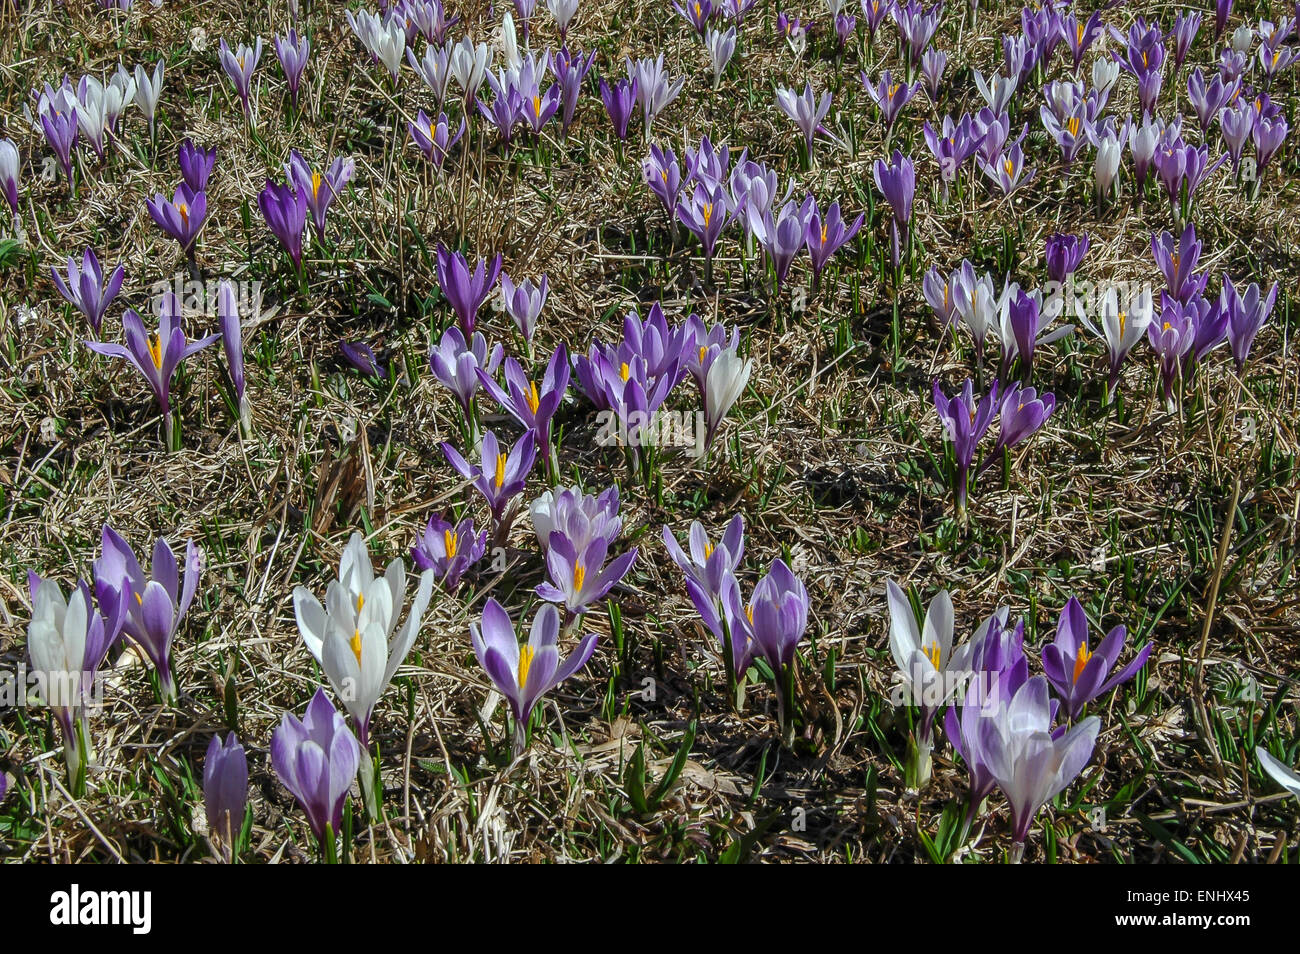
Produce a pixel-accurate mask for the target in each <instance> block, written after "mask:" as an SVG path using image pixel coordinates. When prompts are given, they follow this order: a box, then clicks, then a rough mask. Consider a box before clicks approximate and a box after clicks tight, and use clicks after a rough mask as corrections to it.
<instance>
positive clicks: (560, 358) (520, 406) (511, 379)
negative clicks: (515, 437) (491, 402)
mask: <svg viewBox="0 0 1300 954" xmlns="http://www.w3.org/2000/svg"><path fill="white" fill-rule="evenodd" d="M569 373H570V372H569V352H568V349H567V348H565V347H564V345H563V344H561V345H560V346H559V347H558V348H556V349H555V352H554V353H553V354H552V355H551V360H550V361H549V362H548V363H547V365H546V373H545V375H543V377H542V386H541V388H540V389H539V388H538V386H537V382H535V381H532V380H530V379H529V378H528V376H527V375H526V374H525V373H524V370H523V368H522V367H521V366H520V364H519V362H518V361H516V360H515V359H514V358H507V359H506V361H505V376H506V387H504V388H503V387H501V385H499V384H497V382H496V380H495V379H494V378H493V377H492V375H491V374H490V373H488V372H487V371H484V370H480V371H479V372H478V377H479V381H480V382H481V383H482V385H483V390H485V391H487V392H488V394H490V395H492V397H493V398H494V399H495V400H496V402H497V403H498V404H500V405H501V406H502V407H503V408H504V409H505V410H506V411H508V412H510V414H511V415H512V416H513V417H514V418H515V420H517V421H518V422H519V423H520V424H522V425H523V426H524V427H525V428H526V429H527V430H529V431H530V432H532V434H533V436H534V437H535V438H536V442H537V451H538V453H540V454H543V455H547V454H549V453H550V446H551V419H552V418H553V417H554V416H555V412H556V411H557V410H558V409H559V407H560V402H561V401H563V400H564V395H565V394H566V393H567V392H568V388H569Z"/></svg>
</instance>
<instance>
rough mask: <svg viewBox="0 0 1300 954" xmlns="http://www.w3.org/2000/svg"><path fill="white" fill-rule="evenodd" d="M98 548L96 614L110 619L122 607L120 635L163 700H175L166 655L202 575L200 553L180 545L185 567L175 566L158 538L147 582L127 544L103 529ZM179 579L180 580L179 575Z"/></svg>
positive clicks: (190, 543)
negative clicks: (135, 649) (142, 659)
mask: <svg viewBox="0 0 1300 954" xmlns="http://www.w3.org/2000/svg"><path fill="white" fill-rule="evenodd" d="M101 543H102V549H101V551H100V557H99V559H98V560H96V561H95V567H94V571H95V596H96V598H97V599H98V600H99V605H100V608H101V609H104V610H105V611H106V612H107V615H108V616H109V617H110V618H111V617H114V616H116V615H117V614H118V612H120V607H121V604H122V603H123V602H125V603H126V611H125V613H124V614H123V615H124V617H125V618H124V620H123V627H122V628H123V632H124V633H125V634H126V635H127V636H128V637H130V638H131V640H132V641H133V642H135V644H136V645H137V646H139V647H140V649H141V651H143V652H144V654H145V655H146V656H147V657H148V658H149V661H150V662H152V663H153V665H154V668H155V669H156V670H157V671H158V683H159V686H160V688H161V689H162V695H163V699H164V700H166V701H168V702H175V701H176V681H175V679H174V678H173V676H172V667H171V651H172V643H173V642H174V641H175V639H176V631H177V630H178V629H179V628H180V625H181V623H182V622H183V621H184V619H185V614H186V613H188V612H189V609H190V603H191V602H193V600H194V594H195V591H196V590H197V589H198V585H199V574H200V573H201V572H202V570H203V554H202V551H200V550H199V548H198V547H197V546H196V545H195V544H194V541H193V540H187V541H186V542H185V562H184V566H183V567H182V566H180V565H178V564H177V561H176V554H175V553H174V552H173V551H172V548H171V547H169V546H168V545H167V541H166V540H164V539H163V538H162V537H159V538H158V539H157V540H156V541H155V542H154V546H153V566H152V569H151V571H150V575H149V577H148V578H146V577H145V575H144V571H143V570H142V569H141V568H140V562H139V561H138V560H137V559H136V557H135V552H134V551H133V550H132V549H131V546H130V544H128V543H127V542H126V541H125V540H123V539H122V538H121V537H120V536H119V535H118V534H117V533H115V532H114V531H113V529H112V528H111V527H109V526H108V525H107V524H105V525H104V529H103V533H102V534H101ZM182 574H183V575H182Z"/></svg>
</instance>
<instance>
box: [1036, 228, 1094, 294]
mask: <svg viewBox="0 0 1300 954" xmlns="http://www.w3.org/2000/svg"><path fill="white" fill-rule="evenodd" d="M1089 244H1090V243H1089V239H1088V234H1087V233H1086V232H1085V233H1084V234H1083V236H1082V237H1080V236H1078V235H1064V234H1062V233H1060V232H1054V233H1053V234H1051V235H1049V236H1048V237H1047V247H1046V252H1045V254H1044V258H1046V260H1047V277H1048V278H1049V279H1051V280H1052V281H1054V282H1061V283H1064V282H1066V281H1068V280H1069V278H1070V276H1071V275H1073V274H1074V273H1075V272H1077V271H1078V270H1079V265H1080V263H1081V262H1082V261H1083V257H1084V256H1085V255H1087V254H1088V246H1089Z"/></svg>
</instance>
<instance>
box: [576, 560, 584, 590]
mask: <svg viewBox="0 0 1300 954" xmlns="http://www.w3.org/2000/svg"><path fill="white" fill-rule="evenodd" d="M586 579H587V568H586V567H585V566H583V565H582V564H581V563H575V564H573V588H574V589H575V590H578V591H581V590H582V584H583V581H584V580H586Z"/></svg>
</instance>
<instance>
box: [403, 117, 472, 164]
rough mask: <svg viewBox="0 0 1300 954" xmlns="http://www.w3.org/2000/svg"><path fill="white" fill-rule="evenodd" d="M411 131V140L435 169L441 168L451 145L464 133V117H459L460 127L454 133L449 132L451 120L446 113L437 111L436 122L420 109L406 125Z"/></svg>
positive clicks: (458, 140)
mask: <svg viewBox="0 0 1300 954" xmlns="http://www.w3.org/2000/svg"><path fill="white" fill-rule="evenodd" d="M407 128H408V129H409V131H410V133H411V141H412V142H414V143H415V145H416V146H417V147H418V148H419V150H420V151H421V152H423V153H424V155H425V158H427V159H428V160H429V161H430V162H432V163H433V167H434V168H435V169H438V170H441V169H442V166H443V163H445V162H446V161H447V154H448V153H449V152H450V151H451V147H452V146H454V145H456V143H458V142H460V139H461V137H462V136H464V135H465V119H464V117H461V121H460V128H459V129H457V130H456V134H455V135H454V136H453V135H452V134H451V121H450V120H449V119H447V114H446V113H439V114H438V119H437V122H435V121H434V120H432V119H430V118H429V116H428V115H427V114H426V113H425V112H424V110H420V112H419V114H418V115H417V116H416V117H415V122H413V123H409V124H408V125H407Z"/></svg>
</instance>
